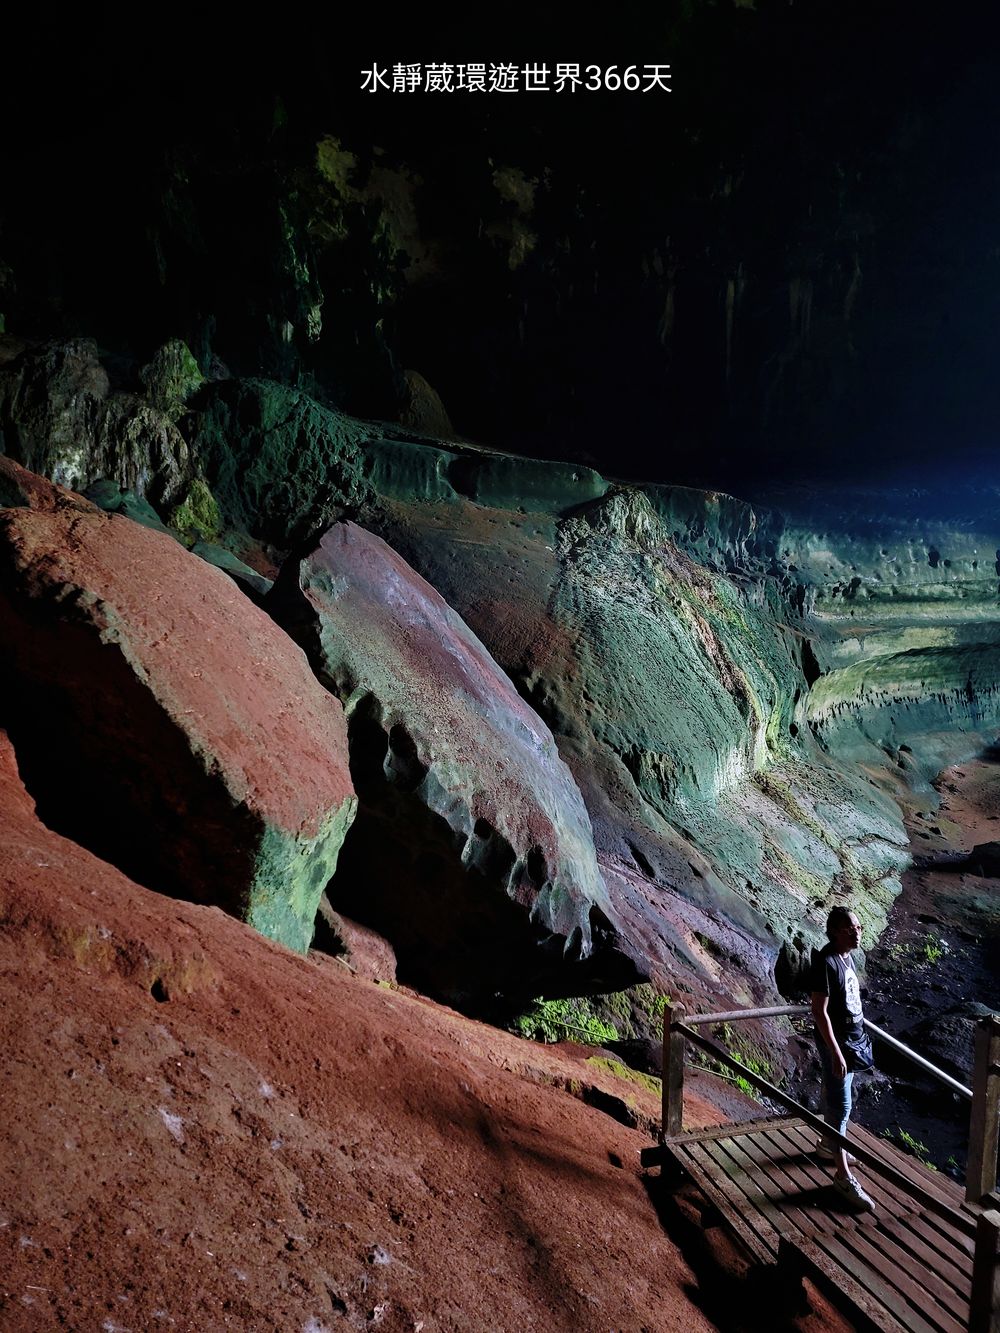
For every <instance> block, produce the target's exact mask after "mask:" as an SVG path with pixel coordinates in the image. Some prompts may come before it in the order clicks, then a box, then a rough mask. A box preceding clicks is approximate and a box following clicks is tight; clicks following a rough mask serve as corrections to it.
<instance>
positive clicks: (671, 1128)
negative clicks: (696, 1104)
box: [663, 1004, 684, 1139]
mask: <svg viewBox="0 0 1000 1333" xmlns="http://www.w3.org/2000/svg"><path fill="white" fill-rule="evenodd" d="M683 1022H684V1006H683V1005H682V1004H674V1005H670V1004H668V1005H667V1006H666V1008H665V1009H664V1011H663V1137H664V1138H665V1139H669V1138H673V1136H674V1135H675V1134H679V1133H680V1132H681V1127H682V1125H683V1122H684V1038H683V1037H682V1036H681V1034H680V1033H679V1032H677V1031H676V1026H677V1024H678V1023H683Z"/></svg>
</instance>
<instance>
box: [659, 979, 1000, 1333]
mask: <svg viewBox="0 0 1000 1333" xmlns="http://www.w3.org/2000/svg"><path fill="white" fill-rule="evenodd" d="M810 1012H811V1010H810V1008H809V1006H807V1005H796V1004H785V1005H776V1006H772V1007H770V1008H763V1009H736V1010H730V1011H728V1012H723V1013H715V1014H690V1015H689V1014H687V1013H686V1011H685V1009H684V1007H683V1006H682V1005H679V1004H675V1005H672V1006H668V1007H667V1008H666V1009H665V1010H664V1014H663V1130H662V1134H663V1137H664V1138H668V1139H669V1138H674V1137H676V1136H677V1135H678V1134H680V1133H681V1132H682V1125H683V1111H684V1054H685V1048H686V1046H687V1045H688V1044H689V1043H690V1044H691V1045H693V1046H696V1047H698V1048H699V1049H700V1050H703V1051H705V1052H706V1053H707V1054H709V1055H710V1056H712V1058H713V1059H715V1060H716V1061H718V1062H719V1063H720V1064H722V1065H724V1066H726V1067H727V1068H728V1069H731V1070H732V1071H733V1072H734V1073H735V1074H736V1075H738V1076H739V1077H740V1078H743V1079H746V1081H747V1082H748V1083H749V1084H750V1085H751V1086H752V1087H755V1088H757V1090H758V1091H759V1092H762V1093H763V1094H764V1096H765V1097H767V1099H768V1100H769V1101H771V1102H773V1103H775V1104H776V1105H778V1106H781V1107H783V1108H784V1109H785V1110H786V1111H787V1112H788V1113H789V1115H793V1116H796V1117H798V1118H799V1119H800V1120H803V1121H805V1123H806V1124H808V1125H811V1126H812V1127H813V1128H814V1129H815V1130H816V1132H817V1133H818V1134H820V1135H822V1136H823V1138H824V1139H826V1140H827V1141H828V1142H830V1143H831V1144H835V1145H836V1146H837V1147H841V1148H845V1149H850V1151H851V1152H852V1153H853V1154H854V1156H855V1157H856V1158H857V1160H858V1161H859V1162H862V1163H863V1164H864V1165H865V1166H867V1167H869V1168H870V1169H871V1170H873V1171H876V1172H877V1173H878V1174H879V1175H881V1176H882V1177H883V1178H884V1179H886V1180H888V1181H889V1182H890V1183H891V1184H892V1185H893V1186H894V1187H895V1188H896V1189H898V1190H899V1191H900V1192H902V1193H905V1194H908V1195H910V1196H911V1197H913V1198H915V1199H917V1200H918V1201H919V1203H920V1204H921V1206H922V1207H923V1208H924V1209H927V1210H929V1211H931V1212H937V1213H940V1212H941V1211H942V1210H945V1211H947V1213H948V1215H949V1217H950V1218H951V1220H952V1221H953V1222H956V1221H957V1224H958V1225H959V1226H960V1227H962V1228H963V1229H965V1230H966V1231H967V1234H968V1235H970V1236H972V1237H974V1238H975V1257H974V1260H973V1274H972V1292H971V1306H970V1318H969V1329H970V1333H1000V1194H998V1192H997V1152H998V1148H1000V1017H998V1016H997V1015H995V1014H991V1015H989V1016H988V1017H986V1018H983V1019H981V1020H980V1022H979V1024H978V1026H977V1029H976V1036H975V1050H974V1066H973V1080H972V1081H973V1086H972V1087H971V1088H967V1087H965V1085H964V1084H962V1083H960V1082H959V1081H958V1080H957V1079H955V1078H952V1076H951V1075H950V1074H947V1073H945V1071H944V1070H943V1069H938V1068H937V1066H936V1065H933V1064H932V1063H931V1062H930V1061H929V1060H927V1059H925V1058H924V1056H922V1055H919V1054H918V1053H917V1052H916V1051H914V1050H911V1049H910V1047H908V1046H906V1045H905V1044H904V1043H903V1042H901V1041H899V1040H898V1039H897V1038H896V1037H893V1036H891V1035H890V1034H889V1033H888V1032H884V1031H883V1030H882V1029H881V1028H879V1027H876V1026H875V1024H874V1023H871V1022H869V1021H868V1020H867V1019H866V1020H865V1026H866V1028H868V1030H869V1031H870V1032H871V1033H872V1034H873V1035H874V1036H875V1037H876V1038H877V1039H878V1040H879V1041H883V1042H885V1043H887V1044H888V1045H890V1046H892V1047H893V1049H895V1050H897V1051H900V1052H901V1053H902V1054H903V1055H905V1056H907V1057H908V1058H909V1059H910V1060H912V1061H913V1063H914V1064H916V1065H917V1066H918V1067H919V1068H921V1069H923V1070H924V1071H925V1072H926V1073H929V1074H930V1075H931V1076H932V1077H934V1078H936V1079H937V1080H938V1081H939V1082H941V1083H943V1084H944V1085H945V1086H946V1087H948V1088H950V1089H951V1090H952V1091H953V1092H957V1093H958V1094H959V1095H960V1096H962V1097H964V1098H965V1099H967V1100H968V1101H970V1102H971V1113H970V1117H969V1160H968V1167H967V1170H966V1184H965V1209H966V1213H965V1219H966V1220H964V1221H963V1220H962V1214H961V1213H958V1214H956V1211H955V1210H954V1209H951V1208H950V1206H949V1205H947V1204H945V1203H942V1202H941V1200H940V1199H939V1197H938V1196H937V1195H936V1194H934V1193H931V1192H929V1191H927V1190H924V1189H922V1188H921V1187H920V1186H919V1185H916V1184H914V1182H912V1181H911V1180H909V1179H908V1178H907V1177H906V1176H905V1175H903V1173H902V1172H900V1171H897V1170H896V1169H895V1168H894V1167H892V1166H890V1165H888V1164H887V1163H885V1162H882V1161H880V1160H879V1158H877V1157H876V1156H875V1155H874V1154H873V1153H870V1152H868V1151H867V1150H866V1149H865V1148H864V1147H863V1146H862V1145H861V1144H859V1143H857V1142H856V1141H855V1140H849V1139H847V1138H846V1137H845V1136H844V1135H842V1134H839V1133H838V1132H837V1131H836V1130H835V1129H832V1128H831V1127H830V1126H829V1125H828V1124H827V1123H826V1121H825V1120H821V1119H820V1117H819V1116H817V1115H814V1114H813V1112H812V1111H809V1110H808V1109H807V1108H806V1107H805V1106H803V1105H802V1104H801V1103H800V1102H797V1101H796V1100H795V1099H794V1098H793V1097H790V1096H789V1095H788V1093H786V1092H783V1091H782V1090H781V1089H780V1088H777V1087H775V1086H774V1084H773V1083H771V1082H770V1081H769V1080H768V1079H766V1078H764V1077H763V1075H761V1074H759V1073H758V1072H757V1071H756V1070H754V1069H751V1068H750V1067H749V1066H748V1065H745V1064H744V1063H743V1062H742V1061H741V1060H738V1059H737V1058H736V1057H735V1056H733V1055H731V1054H730V1053H729V1052H728V1051H726V1050H723V1049H722V1047H720V1046H719V1045H718V1044H717V1043H716V1042H713V1041H711V1040H710V1039H709V1038H707V1037H704V1036H702V1034H701V1033H700V1032H699V1031H698V1030H697V1029H698V1028H701V1027H707V1026H711V1025H713V1024H717V1023H735V1022H741V1021H745V1020H747V1019H751V1018H777V1017H781V1016H784V1015H789V1016H791V1015H805V1014H809V1013H810Z"/></svg>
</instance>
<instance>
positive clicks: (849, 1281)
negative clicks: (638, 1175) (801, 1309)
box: [657, 1118, 976, 1333]
mask: <svg viewBox="0 0 1000 1333" xmlns="http://www.w3.org/2000/svg"><path fill="white" fill-rule="evenodd" d="M851 1138H852V1140H855V1141H856V1142H857V1144H858V1145H859V1147H860V1148H865V1149H868V1151H869V1152H872V1153H874V1154H875V1155H876V1156H877V1157H878V1158H879V1159H880V1161H882V1162H884V1163H885V1164H886V1166H889V1167H894V1168H895V1170H896V1171H897V1172H899V1173H901V1174H902V1175H905V1176H906V1177H907V1179H908V1181H911V1182H912V1184H913V1186H914V1194H913V1195H912V1196H911V1195H909V1194H904V1193H902V1192H901V1191H900V1190H898V1189H896V1188H894V1187H891V1186H889V1185H887V1183H886V1182H885V1181H884V1180H883V1179H881V1178H880V1176H879V1175H878V1174H877V1172H875V1171H874V1170H866V1169H865V1168H864V1167H863V1166H860V1165H859V1166H857V1167H855V1168H854V1170H855V1173H856V1174H857V1176H858V1179H859V1180H860V1181H861V1182H862V1184H863V1186H864V1188H865V1190H866V1191H867V1192H868V1193H869V1194H870V1195H871V1197H872V1199H873V1200H874V1202H875V1204H876V1208H877V1211H876V1212H875V1213H874V1214H871V1213H867V1214H861V1215H857V1214H854V1213H851V1212H850V1211H849V1210H848V1209H847V1206H846V1204H843V1203H842V1202H841V1200H840V1198H839V1196H838V1195H837V1194H836V1193H835V1191H834V1190H833V1189H832V1187H831V1182H832V1179H833V1168H832V1166H831V1165H830V1164H829V1163H825V1162H821V1161H820V1160H819V1159H818V1158H817V1157H816V1155H815V1146H816V1131H815V1130H814V1129H812V1128H810V1127H809V1126H807V1125H806V1124H805V1122H804V1121H803V1120H801V1119H797V1118H772V1119H768V1120H755V1121H751V1122H750V1123H747V1124H742V1125H720V1126H718V1127H716V1128H714V1129H701V1130H691V1131H689V1132H687V1133H683V1134H678V1135H674V1136H672V1137H669V1138H667V1139H666V1140H665V1141H664V1143H663V1146H662V1148H661V1149H659V1150H658V1153H657V1155H658V1156H659V1158H660V1160H661V1161H663V1162H664V1163H666V1162H669V1161H673V1162H674V1163H675V1164H676V1166H677V1167H679V1168H681V1169H682V1170H683V1171H684V1172H686V1173H687V1174H688V1175H689V1176H690V1177H691V1178H692V1179H693V1180H694V1181H695V1182H696V1184H697V1185H698V1187H699V1189H700V1190H701V1192H702V1194H703V1195H704V1197H705V1198H706V1200H707V1201H708V1203H709V1204H710V1205H712V1209H711V1212H712V1213H714V1215H715V1217H716V1218H717V1219H718V1220H719V1221H721V1222H723V1223H724V1224H725V1225H726V1226H728V1227H729V1229H730V1230H731V1231H732V1232H733V1233H734V1234H735V1235H736V1237H737V1238H738V1239H739V1240H740V1241H742V1243H743V1244H744V1245H745V1246H746V1248H747V1249H748V1250H749V1252H750V1253H751V1255H753V1256H754V1257H755V1258H756V1259H757V1260H758V1261H759V1262H760V1263H763V1264H781V1265H782V1266H790V1267H791V1268H792V1269H793V1270H794V1271H797V1272H798V1273H799V1274H805V1275H806V1276H808V1277H809V1278H810V1279H811V1280H812V1281H814V1282H815V1283H816V1284H817V1286H819V1287H820V1288H821V1289H822V1290H824V1291H825V1292H826V1294H827V1295H828V1296H829V1297H831V1298H832V1299H833V1300H834V1301H835V1302H836V1303H837V1304H839V1305H840V1306H841V1307H842V1308H844V1309H845V1312H846V1313H848V1315H849V1317H855V1318H857V1317H859V1316H860V1318H861V1322H862V1323H867V1324H868V1325H869V1326H874V1327H876V1328H878V1329H885V1330H888V1331H890V1333H899V1331H900V1330H914V1331H915V1333H965V1330H966V1329H967V1328H968V1326H969V1298H970V1291H971V1286H972V1260H973V1253H974V1248H975V1232H976V1219H975V1217H974V1216H973V1215H972V1213H970V1212H969V1211H968V1210H967V1209H966V1208H964V1207H963V1206H962V1204H963V1197H964V1196H963V1192H962V1190H961V1189H960V1188H959V1187H958V1186H957V1185H956V1184H954V1182H952V1181H951V1180H948V1179H947V1178H945V1177H943V1176H940V1175H936V1174H935V1173H933V1172H931V1171H928V1170H926V1169H925V1168H923V1167H922V1166H920V1164H919V1163H917V1162H916V1161H915V1160H914V1159H913V1158H912V1157H909V1156H907V1155H906V1154H905V1153H902V1152H900V1151H899V1150H898V1149H897V1148H895V1147H893V1145H892V1144H891V1143H889V1142H888V1141H887V1140H886V1139H881V1138H878V1137H877V1136H875V1135H873V1134H870V1133H868V1132H867V1131H866V1130H864V1129H861V1128H860V1127H857V1126H853V1125H852V1127H851ZM921 1196H923V1197H921ZM707 1220H708V1219H707V1218H706V1221H707Z"/></svg>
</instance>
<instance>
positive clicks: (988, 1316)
mask: <svg viewBox="0 0 1000 1333" xmlns="http://www.w3.org/2000/svg"><path fill="white" fill-rule="evenodd" d="M998 1258H1000V1213H998V1212H995V1211H994V1210H993V1209H987V1211H986V1212H984V1213H982V1214H981V1215H980V1218H979V1222H978V1225H977V1228H976V1258H975V1262H974V1264H973V1270H972V1301H971V1303H970V1309H969V1333H996V1330H997V1329H998V1328H1000V1262H998Z"/></svg>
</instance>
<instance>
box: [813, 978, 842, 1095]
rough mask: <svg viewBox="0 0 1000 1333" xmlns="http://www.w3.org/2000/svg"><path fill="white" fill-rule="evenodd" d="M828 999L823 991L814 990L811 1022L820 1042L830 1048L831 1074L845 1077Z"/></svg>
mask: <svg viewBox="0 0 1000 1333" xmlns="http://www.w3.org/2000/svg"><path fill="white" fill-rule="evenodd" d="M829 1004H830V997H829V995H827V994H825V993H824V992H823V991H816V990H814V991H813V993H812V1015H813V1022H814V1023H815V1024H816V1031H817V1032H818V1033H819V1036H820V1040H821V1041H822V1042H825V1044H826V1045H827V1046H828V1047H829V1048H830V1055H831V1057H832V1061H831V1063H832V1064H833V1072H834V1073H835V1074H836V1076H837V1078H840V1079H844V1078H846V1077H847V1061H846V1060H845V1059H844V1054H843V1052H842V1051H841V1049H840V1047H839V1046H838V1045H837V1038H836V1037H835V1036H834V1035H833V1024H832V1023H831V1022H830V1011H829Z"/></svg>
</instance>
